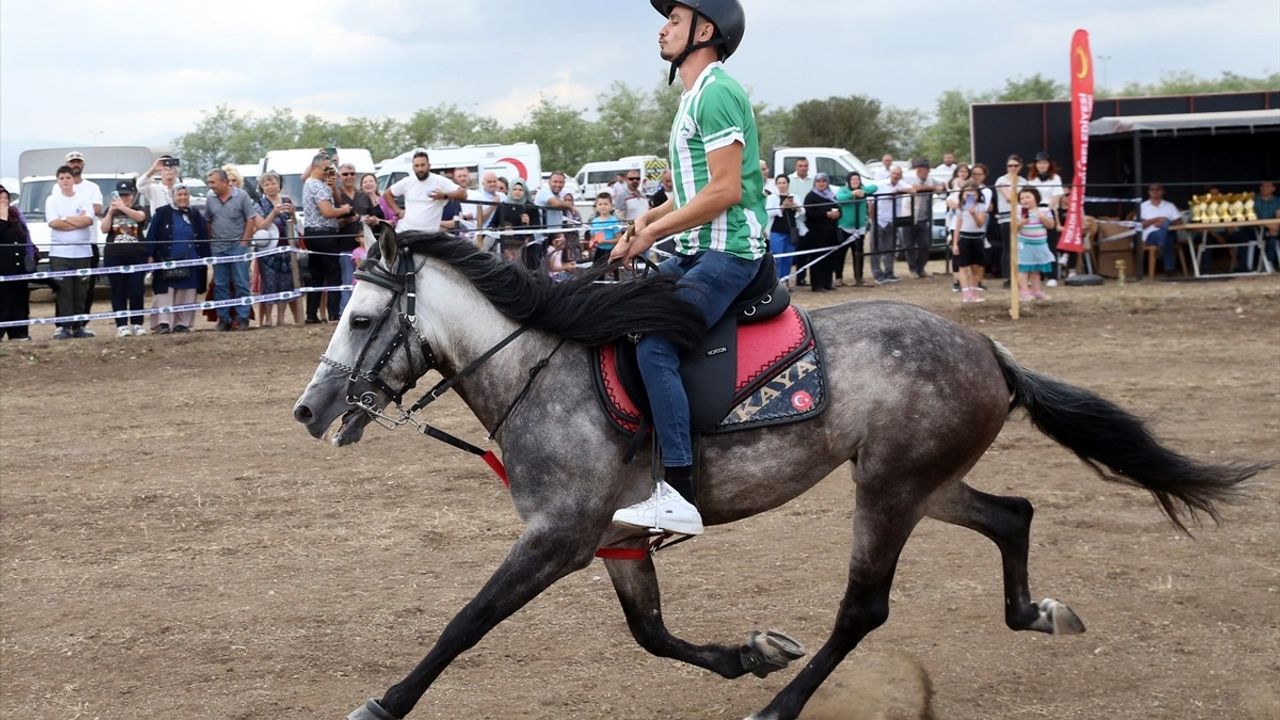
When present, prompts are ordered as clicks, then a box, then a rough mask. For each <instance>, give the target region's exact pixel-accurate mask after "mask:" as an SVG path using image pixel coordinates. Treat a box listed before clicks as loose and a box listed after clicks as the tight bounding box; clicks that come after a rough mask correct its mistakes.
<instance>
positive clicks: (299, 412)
mask: <svg viewBox="0 0 1280 720" xmlns="http://www.w3.org/2000/svg"><path fill="white" fill-rule="evenodd" d="M312 417H314V416H313V414H312V412H311V408H309V407H307V406H306V405H299V406H297V407H295V408H294V409H293V419H294V420H297V421H298V422H301V423H304V422H311V418H312Z"/></svg>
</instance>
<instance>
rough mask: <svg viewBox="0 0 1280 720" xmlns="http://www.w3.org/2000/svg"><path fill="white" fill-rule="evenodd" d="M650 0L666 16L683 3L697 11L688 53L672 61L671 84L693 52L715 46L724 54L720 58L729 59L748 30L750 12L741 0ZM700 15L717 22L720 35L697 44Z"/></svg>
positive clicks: (711, 21) (717, 31)
mask: <svg viewBox="0 0 1280 720" xmlns="http://www.w3.org/2000/svg"><path fill="white" fill-rule="evenodd" d="M649 3H650V4H651V5H653V9H654V10H657V11H658V12H659V13H661V14H662V17H671V8H672V7H674V6H676V5H683V6H685V7H687V8H689V9H690V10H692V11H693V24H692V25H690V26H689V42H688V45H687V46H686V47H685V49H684V52H682V53H680V54H679V55H677V56H676V58H675V59H674V60H672V61H671V75H670V76H669V77H668V78H667V84H671V83H672V82H674V81H675V79H676V70H678V69H679V68H680V65H681V63H683V62H684V61H685V59H687V58H688V57H689V55H690V54H691V53H693V51H695V50H699V49H701V48H704V47H714V48H717V51H718V52H719V53H720V59H721V60H727V59H728V58H729V56H730V55H733V54H734V53H735V52H737V50H738V46H739V45H741V44H742V36H743V35H744V34H746V31H747V14H746V12H745V11H744V10H743V9H742V2H741V0H649ZM699 17H703V18H706V19H707V20H708V21H709V22H710V23H711V24H712V25H715V26H716V34H715V37H713V38H711V39H710V40H708V41H707V42H702V43H695V42H694V41H693V36H694V33H695V32H697V29H698V18H699Z"/></svg>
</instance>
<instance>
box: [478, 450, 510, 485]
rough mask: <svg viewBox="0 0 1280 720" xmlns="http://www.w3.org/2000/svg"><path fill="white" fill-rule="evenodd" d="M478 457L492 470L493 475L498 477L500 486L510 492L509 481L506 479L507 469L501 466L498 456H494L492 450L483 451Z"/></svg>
mask: <svg viewBox="0 0 1280 720" xmlns="http://www.w3.org/2000/svg"><path fill="white" fill-rule="evenodd" d="M480 457H481V459H483V460H484V462H485V464H486V465H488V466H489V468H490V469H492V470H493V473H494V474H495V475H497V476H498V479H499V480H501V481H502V486H503V487H505V488H506V489H507V490H510V489H511V481H510V480H508V479H507V468H506V466H505V465H503V464H502V461H501V460H499V459H498V456H497V455H494V454H493V451H492V450H485V451H484V454H482V455H481V456H480Z"/></svg>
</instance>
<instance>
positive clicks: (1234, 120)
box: [1089, 110, 1280, 137]
mask: <svg viewBox="0 0 1280 720" xmlns="http://www.w3.org/2000/svg"><path fill="white" fill-rule="evenodd" d="M1259 129H1261V130H1263V131H1268V130H1277V129H1280V110H1238V111H1234V112H1204V113H1177V114H1173V115H1125V116H1120V117H1105V118H1099V119H1097V120H1094V121H1093V122H1091V123H1089V136H1090V137H1100V136H1107V135H1128V134H1138V133H1143V134H1148V133H1149V134H1150V135H1152V136H1154V135H1160V134H1166V135H1175V136H1176V135H1180V134H1188V133H1189V132H1195V133H1207V134H1211V135H1212V134H1216V133H1218V132H1225V131H1230V132H1241V131H1243V132H1250V133H1252V132H1257V131H1258V130H1259Z"/></svg>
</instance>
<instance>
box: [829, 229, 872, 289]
mask: <svg viewBox="0 0 1280 720" xmlns="http://www.w3.org/2000/svg"><path fill="white" fill-rule="evenodd" d="M840 232H841V233H843V234H844V239H845V240H846V241H848V240H849V239H850V238H853V242H852V243H850V244H849V247H848V248H844V249H842V250H841V252H840V266H841V269H844V250H848V249H850V248H852V249H853V281H854V282H858V283H860V282H862V268H863V265H865V264H866V255H867V233H866V231H865V230H857V231H855V232H852V233H851V232H848V231H846V230H841V231H840ZM836 277H840V275H839V274H837V275H836Z"/></svg>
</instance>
